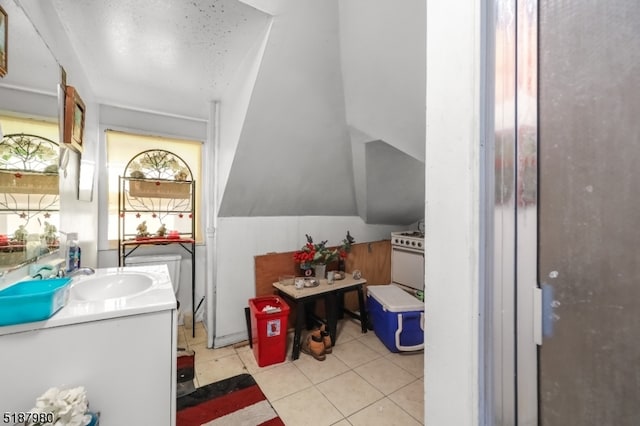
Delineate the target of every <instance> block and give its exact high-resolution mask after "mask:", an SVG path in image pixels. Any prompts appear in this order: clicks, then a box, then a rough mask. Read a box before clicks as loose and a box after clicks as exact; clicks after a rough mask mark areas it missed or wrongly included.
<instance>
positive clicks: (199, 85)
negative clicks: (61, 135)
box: [52, 0, 271, 119]
mask: <svg viewBox="0 0 640 426" xmlns="http://www.w3.org/2000/svg"><path fill="white" fill-rule="evenodd" d="M52 3H53V6H54V8H55V10H56V12H57V14H58V17H59V19H60V22H61V23H62V25H63V27H64V30H65V32H66V33H67V36H68V38H69V40H70V43H71V45H72V46H73V49H74V50H75V52H76V54H77V56H78V58H79V60H80V63H81V65H82V67H83V69H84V72H85V74H86V75H87V78H88V79H89V82H90V84H91V87H92V90H93V92H94V93H95V96H96V100H97V101H98V102H99V103H102V104H108V105H116V106H122V107H126V108H132V109H140V110H148V111H158V112H163V113H169V114H175V115H179V116H186V117H193V118H201V119H205V118H206V117H207V114H208V104H209V102H211V101H212V100H216V99H220V98H221V97H222V96H223V94H224V92H225V89H226V88H227V87H228V86H229V85H230V83H231V82H232V80H233V78H234V76H235V72H236V70H237V69H238V68H239V67H240V65H241V64H242V62H243V60H244V59H245V57H246V55H247V53H248V52H249V51H250V49H251V48H252V47H253V46H254V45H255V44H256V43H259V42H260V40H261V38H262V37H263V35H264V33H265V31H266V29H267V27H268V24H269V21H270V19H271V16H270V15H269V14H267V13H264V12H262V11H260V10H258V9H256V8H254V7H252V6H249V5H247V4H246V3H244V2H241V1H238V0H191V1H180V2H176V1H174V0H136V1H130V0H83V1H77V0H53V1H52Z"/></svg>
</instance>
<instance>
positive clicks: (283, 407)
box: [272, 387, 348, 426]
mask: <svg viewBox="0 0 640 426" xmlns="http://www.w3.org/2000/svg"><path fill="white" fill-rule="evenodd" d="M272 405H273V408H274V409H275V410H276V412H277V413H278V415H279V416H280V418H281V419H282V421H283V422H284V424H286V425H307V426H329V425H332V424H335V422H337V421H340V420H341V419H343V416H342V414H341V413H340V412H339V411H338V410H337V409H336V408H335V407H334V406H333V405H332V404H331V402H329V400H328V399H327V398H325V397H324V395H322V394H321V393H320V392H319V391H318V389H316V388H315V387H309V388H307V389H303V390H301V391H299V392H295V393H293V394H291V395H289V396H286V397H284V398H282V399H279V400H277V401H274V402H273V403H272ZM347 424H348V423H347Z"/></svg>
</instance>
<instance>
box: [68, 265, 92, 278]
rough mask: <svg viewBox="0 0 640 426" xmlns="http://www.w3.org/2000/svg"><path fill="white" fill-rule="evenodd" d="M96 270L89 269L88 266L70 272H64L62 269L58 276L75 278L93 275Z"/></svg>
mask: <svg viewBox="0 0 640 426" xmlns="http://www.w3.org/2000/svg"><path fill="white" fill-rule="evenodd" d="M95 273H96V270H95V269H93V268H89V267H88V266H83V267H81V268H78V269H74V270H73V271H71V272H68V273H67V272H65V271H64V269H60V271H59V275H60V276H61V277H75V276H76V275H92V274H95Z"/></svg>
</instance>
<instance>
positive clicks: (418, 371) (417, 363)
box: [386, 351, 424, 377]
mask: <svg viewBox="0 0 640 426" xmlns="http://www.w3.org/2000/svg"><path fill="white" fill-rule="evenodd" d="M386 358H387V359H388V360H390V361H391V362H393V363H394V364H396V365H398V366H400V367H402V368H403V369H405V370H407V371H408V372H409V373H411V374H413V375H414V376H415V377H424V352H423V351H418V352H398V353H391V354H389V355H387V356H386Z"/></svg>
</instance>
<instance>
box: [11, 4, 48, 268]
mask: <svg viewBox="0 0 640 426" xmlns="http://www.w3.org/2000/svg"><path fill="white" fill-rule="evenodd" d="M18 4H19V2H16V1H14V0H0V5H1V6H2V8H3V9H4V10H5V11H6V12H7V16H8V23H9V25H8V37H9V39H10V40H11V42H10V43H9V44H8V51H7V55H8V62H9V63H10V64H11V65H10V67H9V70H8V72H7V74H6V75H5V76H4V77H3V78H0V129H1V131H0V134H1V135H2V136H1V137H0V275H1V274H2V273H3V272H6V271H7V270H11V269H14V268H16V267H18V266H20V265H23V264H25V263H27V262H29V261H33V260H34V259H37V258H38V256H40V255H41V254H47V253H50V251H51V250H55V249H57V247H58V242H57V241H58V237H57V234H58V229H57V228H58V226H59V215H58V211H59V209H60V206H59V195H58V193H59V190H58V188H59V184H58V168H57V164H58V162H59V160H58V157H59V127H58V97H57V86H58V82H59V79H60V78H59V69H60V68H59V66H58V64H57V63H56V61H55V59H54V57H53V55H52V54H51V52H50V51H49V49H48V48H47V46H46V45H45V43H44V42H43V41H42V39H41V38H40V36H39V35H38V33H37V31H36V30H35V28H34V27H33V25H32V23H31V21H30V20H29V19H28V17H27V16H26V15H25V13H24V11H23V10H22V8H21V7H20V6H19V5H18Z"/></svg>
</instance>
